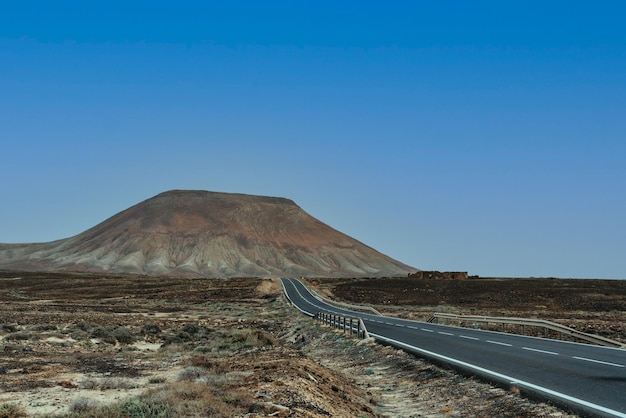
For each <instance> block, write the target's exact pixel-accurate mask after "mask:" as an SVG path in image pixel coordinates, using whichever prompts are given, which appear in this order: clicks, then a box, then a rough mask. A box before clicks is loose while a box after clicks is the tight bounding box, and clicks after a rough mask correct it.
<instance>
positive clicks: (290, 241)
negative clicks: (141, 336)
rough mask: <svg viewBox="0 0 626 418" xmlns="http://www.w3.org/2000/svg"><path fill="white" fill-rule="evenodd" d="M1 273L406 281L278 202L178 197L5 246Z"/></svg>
mask: <svg viewBox="0 0 626 418" xmlns="http://www.w3.org/2000/svg"><path fill="white" fill-rule="evenodd" d="M0 268H3V269H20V270H38V271H44V270H45V271H51V270H68V271H109V272H119V273H138V274H149V275H171V274H184V275H188V274H191V275H202V276H210V277H229V276H308V277H311V276H318V277H324V276H325V277H358V276H378V277H380V276H399V275H402V276H405V275H406V274H407V273H408V272H412V271H415V270H416V269H414V268H412V267H409V266H407V265H405V264H402V263H400V262H398V261H396V260H394V259H392V258H390V257H388V256H386V255H384V254H381V253H379V252H378V251H376V250H374V249H372V248H370V247H368V246H366V245H364V244H362V243H361V242H359V241H357V240H355V239H353V238H351V237H349V236H347V235H345V234H343V233H341V232H339V231H337V230H335V229H333V228H331V227H329V226H328V225H326V224H324V223H322V222H320V221H319V220H317V219H315V218H313V217H312V216H310V215H309V214H307V213H306V212H305V211H303V210H302V209H301V208H300V207H299V206H297V205H296V204H295V203H294V202H293V201H291V200H289V199H284V198H277V197H265V196H252V195H244V194H231V193H215V192H207V191H191V190H173V191H169V192H165V193H161V194H159V195H157V196H155V197H153V198H151V199H148V200H146V201H144V202H141V203H139V204H137V205H135V206H132V207H131V208H129V209H126V210H124V211H122V212H120V213H118V214H117V215H115V216H113V217H111V218H109V219H107V220H106V221H104V222H102V223H100V224H98V225H96V226H95V227H93V228H91V229H89V230H87V231H85V232H83V233H81V234H78V235H76V236H74V237H71V238H67V239H63V240H58V241H53V242H49V243H40V244H0Z"/></svg>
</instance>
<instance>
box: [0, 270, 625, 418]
mask: <svg viewBox="0 0 626 418" xmlns="http://www.w3.org/2000/svg"><path fill="white" fill-rule="evenodd" d="M313 283H314V284H316V285H317V290H318V291H319V292H321V293H325V294H327V295H334V297H336V298H338V299H339V298H342V299H344V300H350V301H352V302H359V303H372V304H373V305H376V306H377V307H378V308H379V309H381V310H384V311H385V312H386V313H390V314H393V315H398V316H409V317H420V318H421V317H423V316H426V315H429V312H433V311H436V310H441V309H442V308H445V309H448V310H456V311H459V312H464V311H467V312H471V313H478V312H480V313H483V312H485V313H489V314H498V315H503V314H505V313H508V314H514V315H516V316H521V313H524V316H528V315H529V314H532V315H541V316H542V317H545V318H549V319H553V320H559V321H566V320H567V321H570V323H569V325H572V322H573V324H574V325H577V326H580V327H585V328H588V327H592V328H593V329H594V330H597V331H598V332H599V333H600V332H601V333H602V335H607V336H609V337H611V338H614V339H620V338H621V339H622V340H623V339H624V335H625V334H624V328H623V327H624V325H623V323H624V319H625V316H624V315H625V311H626V308H624V307H623V305H619V303H623V300H624V296H625V295H624V293H621V294H617V293H616V292H617V290H615V289H613V288H611V289H608V288H599V289H596V291H595V292H594V294H597V295H598V296H597V299H598V300H601V299H603V298H602V297H600V295H604V296H605V298H604V299H606V300H613V302H612V303H614V304H616V305H612V306H613V308H612V310H611V311H610V312H609V311H608V310H607V311H606V312H602V311H601V310H602V309H605V308H604V307H603V306H605V305H602V304H600V305H597V308H594V309H595V310H594V309H590V310H589V312H587V311H584V310H583V309H585V307H584V306H582V305H576V304H575V305H576V306H578V308H580V309H576V310H574V309H570V310H566V309H563V308H562V306H561V305H559V304H558V303H557V301H558V300H561V299H560V298H561V296H559V294H558V293H555V294H554V296H549V295H552V293H549V292H548V291H547V288H546V290H545V291H542V290H541V289H539V288H538V285H537V283H539V282H537V283H535V282H533V286H526V287H524V289H526V291H528V292H530V291H531V290H532V293H528V294H526V295H524V294H523V292H522V291H521V290H520V291H519V292H518V293H515V295H516V296H515V297H516V298H517V299H518V300H519V303H518V304H517V305H511V304H510V303H509V304H508V305H498V303H497V301H492V302H490V303H487V302H486V301H487V299H489V298H488V297H487V296H485V298H486V299H481V298H480V297H478V294H479V293H476V292H477V291H476V292H474V291H472V292H473V293H472V292H470V291H467V292H465V293H464V290H463V289H465V288H464V287H463V286H465V285H466V284H467V283H470V281H463V282H462V283H461V284H458V283H457V287H456V290H457V291H458V293H459V294H464V295H465V296H464V297H467V301H465V302H461V301H458V300H451V299H447V298H448V296H444V295H445V294H447V293H445V292H444V291H443V290H441V289H439V288H436V285H435V284H434V283H421V284H419V283H417V282H415V281H411V282H410V286H413V287H409V288H407V287H406V285H407V284H408V282H406V281H405V280H404V279H386V281H385V286H381V281H379V280H373V279H366V280H352V281H347V280H332V281H331V280H317V281H313ZM402 283H404V284H402ZM540 283H548V284H551V283H552V282H551V281H548V280H544V281H540ZM419 286H427V287H428V288H429V289H431V290H430V291H424V290H420V291H417V290H410V289H415V288H418V287H419ZM433 286H435V287H433ZM442 286H443V284H442ZM496 286H497V285H496ZM363 289H364V290H363ZM368 289H369V290H368ZM380 289H385V292H383V293H380ZM568 289H572V291H573V293H572V294H576V292H580V291H581V290H580V289H578V288H577V289H573V287H571V286H570V287H569V288H568ZM623 291H624V288H623V287H622V292H623ZM359 292H362V293H359ZM438 292H442V293H439V294H437V293H438ZM483 292H484V293H485V294H488V293H490V292H489V288H488V287H485V288H484V289H483ZM491 293H492V295H493V296H492V298H493V299H497V298H500V297H501V296H502V291H501V289H496V290H495V291H494V292H491ZM605 293H607V294H606V295H605ZM538 294H541V295H545V296H544V299H543V301H542V302H537V301H536V300H537V297H536V295H538ZM424 295H428V296H429V297H430V298H431V299H422V296H424ZM586 295H587V294H586ZM572 297H573V296H572ZM472 298H473V299H472ZM549 298H551V299H550V300H553V302H550V301H549ZM620 298H621V299H620ZM584 299H586V300H589V297H588V295H587V296H585V297H584ZM435 300H436V302H433V301H435ZM472 300H473V301H474V302H472ZM620 300H621V302H620ZM507 303H508V302H507ZM598 303H600V302H598ZM607 303H608V302H607ZM409 304H410V305H409ZM555 307H558V309H556V308H555ZM574 313H575V316H574V318H573V319H567V316H568V315H569V314H574ZM22 416H40V417H185V416H188V417H192V416H214V417H233V416H236V417H244V416H247V417H257V416H292V417H323V416H335V417H385V416H388V417H398V416H401V417H467V416H475V417H493V416H498V417H565V416H572V415H569V414H568V413H567V412H566V411H562V410H559V409H556V408H554V407H552V406H550V405H547V404H544V403H537V402H533V401H531V400H527V399H524V398H523V397H521V396H520V395H519V393H518V392H517V391H516V390H515V389H514V388H511V389H502V388H496V387H492V386H490V385H489V384H486V383H483V382H480V381H477V380H475V379H472V378H469V377H464V376H459V375H457V374H455V373H454V372H453V371H450V370H447V369H444V368H440V367H436V366H434V365H431V364H429V363H428V362H426V361H423V360H421V359H418V358H415V357H412V356H410V355H407V354H405V353H403V352H400V351H398V350H394V349H392V348H389V347H383V346H380V345H378V344H376V343H374V342H373V341H370V340H361V341H359V340H355V339H350V338H348V337H346V336H344V335H343V334H341V333H339V332H337V331H334V330H330V329H328V328H325V327H321V326H319V325H317V324H315V323H314V322H312V321H311V320H310V319H308V318H307V317H305V316H303V315H300V314H299V313H297V311H295V310H294V309H293V308H291V307H290V306H289V305H288V303H287V301H286V300H285V298H284V296H283V295H282V289H281V287H280V284H279V282H278V281H277V280H269V279H237V278H230V279H191V278H154V277H138V276H101V275H87V274H66V273H63V274H42V273H24V272H0V417H22Z"/></svg>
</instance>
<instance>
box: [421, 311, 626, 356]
mask: <svg viewBox="0 0 626 418" xmlns="http://www.w3.org/2000/svg"><path fill="white" fill-rule="evenodd" d="M439 319H444V320H447V321H453V320H456V321H459V322H460V324H459V325H460V326H464V325H466V324H467V323H468V322H469V323H471V324H472V325H471V327H472V328H478V323H492V324H502V325H503V326H504V325H506V324H511V325H519V326H521V327H522V335H524V334H525V327H527V326H529V327H538V328H542V329H543V330H544V336H545V337H547V333H548V331H555V332H558V333H559V334H561V335H565V336H568V337H572V338H578V339H579V340H583V341H586V342H590V343H593V344H597V345H603V346H606V347H617V348H626V345H625V344H622V343H620V342H618V341H614V340H611V339H609V338H605V337H601V336H599V335H594V334H588V333H586V332H582V331H578V330H575V329H573V328H570V327H566V326H565V325H561V324H557V323H554V322H550V321H546V320H543V319H529V318H507V317H497V316H478V315H457V314H449V313H437V312H436V313H434V314H432V316H431V317H430V318H428V320H427V321H426V322H431V323H432V322H435V321H437V323H438V322H439Z"/></svg>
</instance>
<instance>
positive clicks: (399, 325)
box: [394, 324, 404, 328]
mask: <svg viewBox="0 0 626 418" xmlns="http://www.w3.org/2000/svg"><path fill="white" fill-rule="evenodd" d="M394 325H395V326H397V327H402V328H404V325H402V324H394Z"/></svg>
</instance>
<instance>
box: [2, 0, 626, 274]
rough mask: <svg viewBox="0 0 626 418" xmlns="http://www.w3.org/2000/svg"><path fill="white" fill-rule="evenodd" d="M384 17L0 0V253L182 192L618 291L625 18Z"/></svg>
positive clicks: (230, 6) (452, 258) (476, 8)
mask: <svg viewBox="0 0 626 418" xmlns="http://www.w3.org/2000/svg"><path fill="white" fill-rule="evenodd" d="M387 3H393V4H386V3H383V2H367V1H365V2H364V1H359V2H351V1H345V2H336V1H315V2H293V1H290V2H287V1H285V2H272V1H267V2H252V1H228V2H225V1H224V2H212V1H202V2H201V1H197V2H190V1H178V2H159V1H135V2H132V1H125V2H119V1H106V2H105V1H90V2H84V1H74V2H70V1H58V2H48V1H40V2H36V1H22V2H13V1H1V0H0V151H1V152H0V167H1V168H2V172H3V180H2V181H1V182H0V196H2V204H1V205H0V242H5V243H8V242H41V241H50V240H54V239H60V238H65V237H68V236H71V235H74V234H77V233H80V232H82V231H83V230H85V229H87V228H89V227H91V226H93V225H95V224H97V223H98V222H101V221H103V220H104V219H106V218H108V217H109V216H112V215H113V214H115V213H117V212H119V211H121V210H123V209H125V208H127V207H129V206H131V205H133V204H135V203H138V202H139V201H142V200H145V199H147V198H149V197H152V196H153V195H155V194H158V193H160V192H162V191H165V190H170V189H175V188H176V189H203V190H212V191H223V192H237V193H250V194H261V195H272V196H282V197H288V198H291V199H293V200H294V201H296V203H298V204H299V205H300V206H301V207H302V208H303V209H305V210H306V211H307V212H309V213H310V214H311V215H313V216H315V217H317V218H318V219H320V220H322V221H324V222H326V223H328V224H329V225H331V226H333V227H334V228H336V229H339V230H340V231H342V232H345V233H347V234H349V235H351V236H353V237H355V238H357V239H359V240H361V241H362V242H364V243H366V244H368V245H370V246H372V247H374V248H376V249H377V250H379V251H382V252H384V253H386V254H388V255H390V256H392V257H394V258H397V259H399V260H401V261H403V262H405V263H407V264H410V265H412V266H415V267H417V268H421V269H437V270H463V271H469V272H470V273H471V274H479V275H483V276H489V275H498V276H536V277H540V276H556V277H592V278H594V277H605V278H626V256H625V252H626V251H625V250H626V193H625V191H626V168H625V166H626V164H625V163H626V29H624V25H623V16H625V15H626V5H625V4H624V3H623V2H621V1H599V2H593V3H590V2H577V1H550V2H535V1H527V2H503V1H475V2H470V1H398V2H387Z"/></svg>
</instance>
